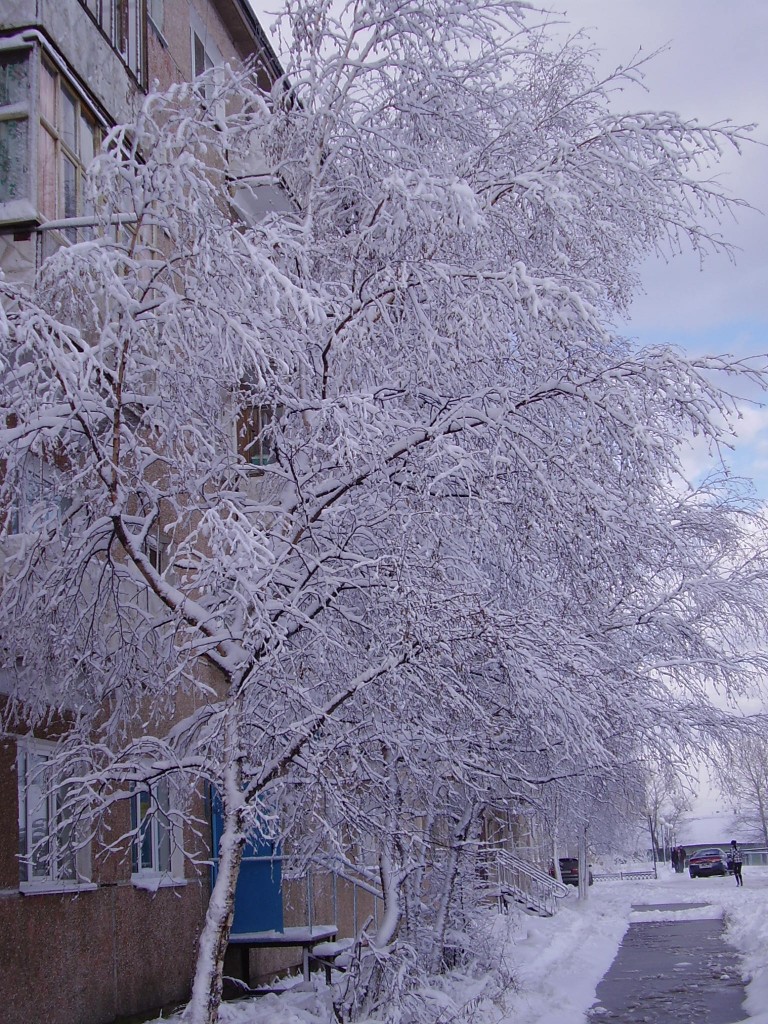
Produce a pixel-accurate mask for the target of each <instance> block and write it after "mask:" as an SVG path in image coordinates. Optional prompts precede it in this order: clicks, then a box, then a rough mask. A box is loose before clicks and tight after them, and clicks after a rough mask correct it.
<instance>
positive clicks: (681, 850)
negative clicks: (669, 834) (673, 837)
mask: <svg viewBox="0 0 768 1024" xmlns="http://www.w3.org/2000/svg"><path fill="white" fill-rule="evenodd" d="M686 856H687V854H686V852H685V847H684V846H678V848H677V870H678V872H679V873H680V874H682V873H683V871H685V858H686Z"/></svg>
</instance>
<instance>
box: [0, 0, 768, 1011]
mask: <svg viewBox="0 0 768 1024" xmlns="http://www.w3.org/2000/svg"><path fill="white" fill-rule="evenodd" d="M337 6H338V5H336V4H335V3H333V2H331V0H320V2H309V0H289V2H288V3H287V4H286V12H287V17H288V25H289V26H290V32H289V40H290V61H289V64H288V68H287V71H288V75H287V77H286V79H285V81H283V82H281V83H278V85H277V86H276V87H275V88H274V90H273V92H272V95H271V96H269V97H265V96H263V95H261V94H260V93H259V91H258V89H257V87H256V86H255V84H254V81H253V77H252V75H251V73H250V71H249V70H248V69H247V68H246V69H242V70H231V69H230V70H222V69H217V71H216V73H215V74H212V75H211V76H210V81H209V83H208V86H207V88H206V89H205V90H201V89H200V88H199V85H192V86H178V87H175V88H174V89H172V90H171V91H170V92H169V93H167V94H166V95H163V96H154V95H153V96H150V97H149V98H148V99H147V102H146V104H145V107H144V111H143V113H142V116H141V118H140V120H139V122H138V123H137V124H136V125H134V126H130V127H127V128H125V129H116V130H115V131H114V132H113V133H112V136H111V138H110V139H109V141H108V144H107V146H106V148H105V151H104V152H103V154H102V155H101V156H100V157H99V159H98V161H97V162H96V164H95V166H94V169H93V171H92V187H93V190H94V195H95V197H97V209H98V211H99V215H100V216H101V218H102V226H101V229H100V230H99V231H97V232H96V234H95V237H93V238H92V239H90V240H87V241H81V242H80V243H79V244H76V245H71V246H68V247H66V248H63V249H61V250H60V251H59V252H58V253H56V254H55V255H54V256H53V257H51V258H50V259H49V260H48V261H47V262H46V263H45V265H44V266H43V268H42V270H41V272H40V274H39V277H38V280H37V281H36V283H35V286H34V288H33V289H30V290H23V289H20V288H16V287H13V286H12V285H10V284H8V283H7V282H0V290H1V292H2V296H3V306H4V313H3V319H2V322H1V327H2V376H1V378H0V405H1V406H2V411H3V415H4V421H3V422H4V429H3V430H2V431H0V444H1V446H2V458H3V465H4V474H3V479H2V485H0V505H1V506H2V508H3V510H4V513H3V515H4V518H3V531H4V535H5V551H6V557H5V560H4V563H3V602H2V607H1V608H0V628H1V629H2V634H3V667H4V668H5V669H6V672H7V674H8V675H9V677H10V678H12V679H14V680H15V689H14V687H13V686H11V687H10V688H11V690H12V692H11V701H10V704H9V708H10V711H9V714H13V716H14V722H15V726H14V727H15V728H18V721H19V719H23V720H24V721H26V722H27V723H28V724H30V725H32V724H35V723H39V722H40V721H43V720H45V719H46V718H47V717H48V716H49V715H50V714H51V711H52V710H53V711H54V712H55V711H58V712H60V714H61V715H62V717H63V719H64V721H65V722H66V724H67V726H68V728H67V729H66V730H64V732H63V735H62V739H61V742H60V752H59V758H60V760H61V761H62V762H63V763H64V764H66V765H68V766H69V775H70V777H71V781H70V787H69V790H68V794H69V795H68V800H69V801H70V804H71V806H72V808H73V813H75V811H76V812H77V813H78V814H80V815H83V814H84V813H85V812H86V811H88V812H89V813H91V814H92V815H96V814H97V812H99V811H101V810H103V809H104V808H106V807H108V806H109V805H111V804H112V803H114V802H115V801H117V800H120V799H126V798H127V797H129V796H130V794H131V792H132V790H131V787H132V786H133V785H137V784H146V783H147V782H150V781H152V780H157V779H159V778H161V777H167V776H172V777H173V778H174V780H175V783H176V785H177V786H178V787H179V788H180V790H182V791H186V792H187V793H189V794H192V793H194V792H195V791H196V788H197V787H199V785H200V784H201V782H203V781H205V782H209V783H211V784H212V785H213V786H214V787H215V788H216V790H217V791H218V793H219V795H220V797H221V802H222V808H223V821H224V830H223V836H222V841H221V846H220V849H219V850H218V851H217V854H218V858H219V873H218V876H217V882H216V886H215V888H214V891H213V893H212V897H211V901H210V906H209V910H208V915H207V920H206V924H205V927H204V930H203V934H202V937H201V944H200V957H199V965H198V971H197V975H196V979H195V985H194V991H193V998H192V1002H191V1003H190V1006H189V1009H188V1019H189V1020H190V1022H192V1024H202V1022H208V1024H211V1022H213V1021H215V1020H216V1019H217V1014H218V1005H219V1001H220V997H221V974H222V965H223V954H224V950H225V948H226V943H227V937H228V933H229V927H230V923H231V916H232V899H233V892H234V885H235V881H236V878H237V872H238V865H239V860H240V858H241V856H242V850H243V845H244V843H245V840H246V837H247V835H248V833H249V831H250V830H251V829H253V828H254V827H259V828H261V829H262V831H270V830H272V831H275V830H277V831H278V832H279V831H280V830H281V829H282V831H283V832H284V831H286V830H288V829H290V828H293V834H294V836H295V838H296V840H297V841H298V840H299V839H300V840H301V842H303V843H305V844H306V846H307V848H309V847H310V846H312V845H313V844H314V848H320V847H323V848H325V849H327V850H328V851H330V852H334V853H336V854H338V855H343V856H345V857H347V858H353V856H354V845H353V844H354V842H357V840H359V839H361V838H368V839H370V840H371V841H372V844H373V847H374V848H375V849H376V850H377V853H378V873H379V878H380V881H381V884H382V886H383V891H384V896H385V904H386V913H385V915H384V921H383V924H382V927H381V929H380V931H379V934H378V935H372V936H371V937H370V940H371V946H372V949H373V951H374V954H375V956H376V958H377V963H379V964H381V963H385V961H386V956H387V955H388V951H391V950H392V948H393V947H392V944H393V943H394V942H395V941H396V939H397V938H398V930H399V928H400V926H401V924H402V922H403V920H404V917H405V918H406V919H407V915H408V908H409V901H410V905H413V904H414V903H418V904H419V907H420V908H421V910H419V913H422V912H423V910H424V908H425V907H426V908H427V909H428V911H429V913H430V914H431V915H432V917H431V919H430V920H431V924H430V927H429V928H427V927H424V928H421V927H419V923H418V920H417V918H414V917H413V916H412V917H411V918H410V919H409V920H407V924H406V925H403V929H402V930H403V935H404V936H405V938H407V939H408V941H409V942H410V943H411V948H412V949H413V951H414V957H415V960H414V962H419V958H421V961H420V964H421V966H420V969H422V970H430V969H434V968H435V967H436V966H437V965H438V964H439V962H440V958H441V953H442V950H441V949H440V948H438V947H436V946H435V941H434V938H435V935H436V936H437V937H438V941H439V942H442V937H443V935H445V934H446V932H447V930H448V929H449V927H450V925H451V914H452V913H453V912H454V911H455V908H456V905H457V901H456V899H454V898H453V897H454V896H455V893H456V892H458V891H459V889H461V890H462V891H466V886H465V885H464V881H463V880H462V878H461V877H460V876H461V870H460V864H461V863H464V861H463V858H464V855H465V854H467V855H468V856H471V855H472V854H471V851H472V850H473V849H476V837H477V835H478V834H479V833H478V832H477V828H478V822H479V821H480V816H481V813H486V811H487V810H489V809H490V811H492V810H493V809H496V810H498V811H500V812H502V811H504V810H505V809H509V808H515V807H518V806H519V805H520V803H521V801H523V802H524V801H526V800H529V799H531V798H532V794H534V793H535V791H536V788H537V787H540V786H542V785H543V784H545V783H546V782H547V781H548V780H550V779H553V778H554V779H563V778H567V777H568V776H569V774H573V773H574V772H583V771H584V769H585V766H586V765H589V766H591V768H592V770H595V771H597V770H600V771H602V772H605V773H609V772H610V771H611V769H612V767H614V766H616V765H617V764H623V763H624V762H625V760H626V752H627V750H628V749H629V748H630V747H634V748H635V749H637V748H638V747H639V746H640V745H643V744H644V745H645V746H646V747H647V748H653V749H655V750H657V751H660V752H664V751H667V750H673V749H674V750H678V749H680V748H685V746H686V744H688V743H690V742H692V741H693V740H694V739H695V736H696V733H697V730H699V729H705V730H709V729H711V728H713V727H716V726H717V725H718V723H719V722H721V721H722V720H723V718H724V713H723V712H720V711H718V710H717V709H716V708H715V707H714V706H713V705H712V704H711V702H710V699H709V696H708V694H709V692H710V690H709V689H708V687H710V686H714V687H716V688H720V689H724V690H727V691H728V692H739V691H741V690H743V689H745V688H747V687H748V686H749V685H751V682H752V679H753V673H756V672H757V670H758V669H759V667H760V664H761V661H762V655H761V652H760V651H759V650H758V648H757V645H756V643H755V642H754V636H755V635H756V634H757V633H759V632H760V631H761V630H764V627H765V618H766V614H765V609H766V607H768V604H767V602H766V586H765V581H766V577H765V560H764V556H763V552H762V550H761V547H760V544H759V543H758V541H757V540H756V538H757V537H758V536H759V535H758V533H757V532H756V531H755V530H754V529H752V530H750V531H747V530H746V524H747V521H748V519H749V514H748V512H747V511H745V510H741V509H740V508H739V507H738V502H737V501H736V499H735V497H734V495H733V494H732V493H730V492H729V491H728V490H727V489H726V488H724V487H720V488H716V487H711V488H707V489H699V490H692V489H690V488H687V487H686V486H685V483H684V481H683V480H682V478H681V471H680V465H679V462H678V455H677V451H678V447H677V446H678V443H679V441H680V439H681V437H685V436H687V435H688V434H690V433H691V432H693V433H696V434H699V435H703V436H704V437H705V438H706V439H708V440H709V441H710V443H711V444H712V445H713V448H714V447H716V446H717V444H718V442H719V440H720V439H721V438H722V437H723V431H724V430H725V427H724V426H723V422H724V421H727V418H728V416H729V414H731V413H733V412H734V410H735V402H734V400H733V398H732V397H731V396H730V395H729V394H728V393H727V392H726V391H724V390H721V388H720V387H719V385H718V383H717V381H718V380H722V379H726V378H728V379H735V380H736V381H738V379H739V378H743V377H744V375H745V374H750V373H751V372H752V371H750V369H749V368H748V367H745V366H744V365H743V364H739V363H737V362H734V361H732V360H729V359H727V358H715V359H699V360H687V359H685V358H684V357H683V356H682V355H680V354H679V353H676V352H674V351H671V350H669V349H664V348H656V349H646V350H636V349H635V348H634V347H633V346H632V345H631V344H630V343H629V342H627V341H625V340H623V339H622V338H620V337H618V336H617V335H616V334H615V333H614V332H613V331H612V329H611V327H610V324H611V322H612V321H613V320H614V319H615V318H616V317H617V316H618V315H620V314H621V313H623V312H624V311H626V309H627V306H628V303H629V299H630V296H631V294H632V290H633V288H634V287H635V286H636V283H637V278H636V272H637V264H638V261H639V260H640V259H641V258H643V257H645V256H647V255H648V254H650V253H653V252H656V251H659V250H663V249H664V248H665V247H666V248H671V249H673V250H674V249H675V248H677V247H678V246H680V245H682V244H684V243H689V244H691V245H692V246H693V247H694V248H695V249H697V250H699V251H702V252H703V251H705V250H706V249H708V248H710V247H715V248H716V247H717V245H718V243H717V242H716V241H713V235H712V234H711V233H710V231H709V230H708V229H707V227H706V224H707V218H708V217H711V216H713V215H714V216H715V217H716V216H717V214H718V213H720V212H722V211H723V210H725V209H727V207H728V205H729V201H728V200H726V199H725V198H724V197H723V195H722V194H721V192H720V191H719V189H718V187H717V185H716V184H713V183H712V182H709V181H703V180H702V179H701V177H700V176H699V171H700V168H701V167H702V166H703V165H705V164H706V163H707V162H710V161H712V160H715V159H716V158H717V156H718V154H719V153H720V151H721V149H722V147H724V146H731V145H737V146H738V145H739V144H740V142H741V140H742V138H743V137H744V133H743V132H742V131H741V130H740V129H738V128H735V127H727V126H722V125H721V126H719V127H716V128H710V127H703V126H701V125H699V124H698V123H696V122H686V121H684V120H682V119H680V118H679V117H678V116H676V115H673V114H669V113H660V114H659V113H647V112H640V113H635V114H620V115H619V114H615V113H612V112H611V110H610V108H609V104H608V94H609V91H610V89H611V87H612V85H613V84H615V82H616V81H621V80H622V79H624V80H626V79H631V78H633V77H634V76H636V74H637V73H638V69H637V68H630V69H628V70H626V71H625V72H619V73H617V77H616V79H614V80H613V81H610V82H600V81H597V80H596V79H595V78H594V75H593V71H592V66H591V61H590V57H589V54H588V53H585V52H582V51H581V50H580V49H579V47H578V45H577V44H575V43H574V44H569V45H567V46H566V47H564V48H563V47H551V46H550V45H549V44H548V41H547V37H546V33H545V32H543V31H542V30H541V29H539V28H537V27H535V25H536V18H535V17H534V16H532V15H531V16H530V25H531V27H528V22H527V21H526V17H527V14H526V10H525V5H522V4H519V3H516V2H512V0H462V2H461V3H445V2H443V0H418V2H417V0H377V2H371V0H354V2H350V3H348V4H346V5H344V7H343V8H342V9H341V10H338V9H337ZM276 181H279V182H281V183H282V185H283V186H284V188H285V190H286V194H287V195H288V196H289V197H290V201H289V202H288V201H286V202H285V203H282V204H280V206H279V208H278V207H275V208H274V209H272V210H271V211H269V210H267V211H266V213H263V215H262V216H261V217H260V218H259V219H253V218H252V217H248V216H247V215H246V213H245V211H246V210H249V209H250V210H253V209H255V208H257V207H258V206H259V205H260V200H259V197H260V196H261V195H263V186H264V185H265V183H274V182H276ZM262 205H263V204H262ZM711 223H713V224H716V221H712V222H711ZM737 387H738V383H737ZM12 535H13V536H12ZM431 813H434V814H435V815H437V817H438V818H439V819H440V820H439V821H435V822H434V827H433V826H432V825H430V828H429V829H425V828H424V827H423V825H424V821H425V820H426V819H428V818H429V815H430V814H431ZM276 822H277V824H276ZM280 822H282V824H280ZM347 836H350V837H351V840H350V841H349V842H347V838H346V837H347ZM435 837H440V841H439V842H438V841H437V839H436V838H435ZM369 848H370V846H369ZM436 851H441V852H440V854H439V856H438V854H437V852H436ZM362 866H363V867H367V866H368V865H362ZM428 869H429V870H432V871H434V872H435V875H434V877H435V878H437V877H440V878H442V882H441V883H440V885H439V886H438V885H436V884H433V886H432V888H430V887H429V885H428V884H427V883H424V885H423V886H421V888H420V881H419V879H420V877H421V876H420V873H421V874H423V873H424V872H425V871H427V870H428ZM460 883H461V884H460ZM462 886H464V888H463V889H462ZM436 893H437V895H436ZM414 913H415V912H414ZM432 925H434V926H435V928H436V931H435V930H434V928H432V927H431V926H432ZM361 977H364V978H366V979H367V980H368V981H370V979H371V978H372V977H373V976H372V974H371V973H370V972H369V973H368V974H365V972H362V973H361ZM366 983H367V982H366ZM352 1003H354V999H353V1000H352Z"/></svg>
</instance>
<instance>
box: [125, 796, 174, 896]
mask: <svg viewBox="0 0 768 1024" xmlns="http://www.w3.org/2000/svg"><path fill="white" fill-rule="evenodd" d="M178 830H179V826H178V825H177V824H176V823H175V822H174V820H173V800H172V793H171V785H170V782H169V781H168V779H167V778H164V779H160V780H159V781H158V782H155V783H152V784H151V785H150V786H142V787H141V788H140V789H137V790H136V792H135V793H134V794H133V796H132V797H131V832H132V834H133V843H132V847H131V872H132V876H133V881H134V883H135V884H138V885H141V883H142V882H143V881H145V880H147V881H149V882H150V885H151V887H152V888H155V887H156V885H157V884H158V881H159V879H160V877H161V876H166V879H167V880H168V881H169V882H178V881H180V880H182V878H183V873H184V862H183V858H182V852H181V844H180V843H179V842H178ZM151 880H154V884H152V881H151Z"/></svg>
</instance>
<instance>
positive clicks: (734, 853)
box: [731, 839, 744, 885]
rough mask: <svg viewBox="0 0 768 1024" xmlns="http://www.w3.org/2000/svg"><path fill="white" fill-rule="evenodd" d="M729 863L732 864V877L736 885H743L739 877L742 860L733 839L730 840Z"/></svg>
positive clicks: (742, 880)
mask: <svg viewBox="0 0 768 1024" xmlns="http://www.w3.org/2000/svg"><path fill="white" fill-rule="evenodd" d="M731 863H732V864H733V875H734V878H735V879H736V885H744V879H743V878H742V877H741V865H742V863H743V858H742V856H741V850H740V849H739V845H738V843H737V842H736V840H735V839H732V840H731Z"/></svg>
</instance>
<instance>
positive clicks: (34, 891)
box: [19, 879, 98, 896]
mask: <svg viewBox="0 0 768 1024" xmlns="http://www.w3.org/2000/svg"><path fill="white" fill-rule="evenodd" d="M96 889H98V885H96V883H95V882H66V881H60V882H57V881H55V880H54V879H40V880H39V881H37V882H19V892H20V893H21V894H22V896H43V895H49V896H50V895H52V894H53V895H58V894H59V893H65V892H93V891H94V890H96Z"/></svg>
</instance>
